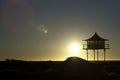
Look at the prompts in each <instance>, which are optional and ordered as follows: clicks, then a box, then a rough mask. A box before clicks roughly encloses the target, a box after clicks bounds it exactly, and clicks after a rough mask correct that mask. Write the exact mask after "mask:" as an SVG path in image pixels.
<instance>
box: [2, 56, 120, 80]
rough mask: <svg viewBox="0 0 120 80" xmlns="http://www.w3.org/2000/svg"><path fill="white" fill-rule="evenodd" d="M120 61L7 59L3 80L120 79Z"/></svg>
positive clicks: (4, 64)
mask: <svg viewBox="0 0 120 80" xmlns="http://www.w3.org/2000/svg"><path fill="white" fill-rule="evenodd" d="M119 67H120V62H119V61H106V62H102V61H99V62H96V63H94V62H88V61H86V60H84V59H81V58H78V57H69V58H67V59H66V60H65V61H23V60H14V59H6V60H5V61H1V62H0V76H1V77H0V78H1V79H2V80H119V79H120V69H119Z"/></svg>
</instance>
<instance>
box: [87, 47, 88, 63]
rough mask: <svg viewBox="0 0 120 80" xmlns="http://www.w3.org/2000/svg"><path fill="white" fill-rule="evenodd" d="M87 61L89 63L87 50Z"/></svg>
mask: <svg viewBox="0 0 120 80" xmlns="http://www.w3.org/2000/svg"><path fill="white" fill-rule="evenodd" d="M87 61H88V49H87Z"/></svg>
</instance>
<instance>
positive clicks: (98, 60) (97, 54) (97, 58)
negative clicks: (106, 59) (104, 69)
mask: <svg viewBox="0 0 120 80" xmlns="http://www.w3.org/2000/svg"><path fill="white" fill-rule="evenodd" d="M97 61H99V50H98V49H97Z"/></svg>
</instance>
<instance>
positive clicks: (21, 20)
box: [0, 0, 120, 60]
mask: <svg viewBox="0 0 120 80" xmlns="http://www.w3.org/2000/svg"><path fill="white" fill-rule="evenodd" d="M119 4H120V0H0V60H5V59H20V60H65V59H66V58H67V57H70V56H74V53H73V52H71V51H70V49H69V47H70V45H71V44H73V43H77V44H79V46H80V47H81V49H80V51H79V53H78V54H77V56H78V57H81V58H83V59H86V51H85V50H83V49H82V45H83V44H84V41H83V40H84V39H88V38H89V37H91V36H92V35H93V34H94V33H95V32H97V33H98V34H99V35H100V36H101V37H103V38H105V39H109V40H110V41H109V44H110V50H107V52H106V55H107V59H108V60H120V49H119V48H120V43H119V41H120V37H119V34H120V31H119V30H120V22H119V21H120V5H119ZM89 59H93V52H92V51H89ZM100 59H103V51H100Z"/></svg>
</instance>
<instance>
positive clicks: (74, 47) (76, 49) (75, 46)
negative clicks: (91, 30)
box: [69, 42, 82, 56]
mask: <svg viewBox="0 0 120 80" xmlns="http://www.w3.org/2000/svg"><path fill="white" fill-rule="evenodd" d="M81 49H82V48H81V45H80V44H79V43H77V42H73V43H71V45H70V47H69V50H70V52H71V55H72V56H78V55H79V54H80V51H81Z"/></svg>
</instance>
